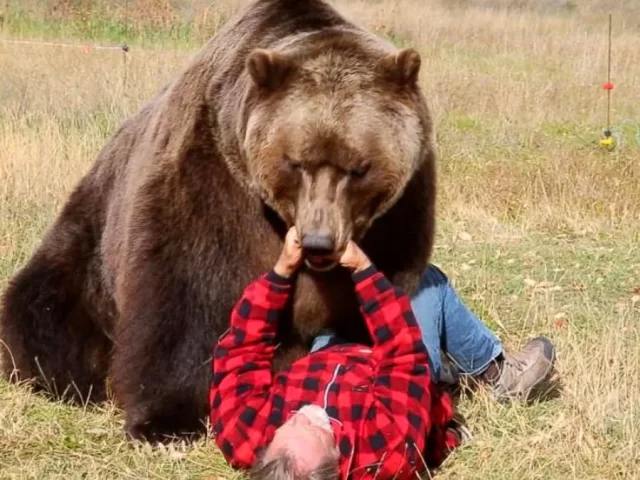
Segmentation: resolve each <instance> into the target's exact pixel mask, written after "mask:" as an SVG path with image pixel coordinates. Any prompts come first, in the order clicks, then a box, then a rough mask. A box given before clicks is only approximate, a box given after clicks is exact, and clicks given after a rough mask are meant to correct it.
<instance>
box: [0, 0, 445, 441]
mask: <svg viewBox="0 0 640 480" xmlns="http://www.w3.org/2000/svg"><path fill="white" fill-rule="evenodd" d="M419 70H420V57H419V55H418V54H417V53H416V52H415V51H414V50H412V49H404V50H398V49H396V48H395V47H394V46H393V45H392V44H390V43H388V42H386V41H384V40H383V39H381V38H378V37H377V36H374V35H372V34H370V33H368V32H367V31H365V30H363V29H362V28H360V27H358V26H356V25H354V24H353V23H351V22H349V21H347V20H346V19H345V18H343V17H342V16H341V15H340V14H339V13H338V12H336V11H335V10H334V9H333V8H332V7H330V6H329V5H328V4H327V3H325V2H324V1H322V0H257V1H254V2H253V3H252V4H251V5H249V6H248V7H247V8H246V9H245V10H244V12H242V13H240V14H238V15H237V16H236V17H235V18H234V19H232V20H231V21H229V23H228V24H227V25H226V26H224V27H223V28H222V29H221V30H220V31H219V32H218V33H217V34H216V35H215V36H214V37H213V38H212V39H211V40H210V41H209V43H208V44H207V45H206V46H205V47H204V49H203V50H202V51H201V52H200V53H199V54H198V55H197V56H196V57H195V58H194V59H193V60H192V61H191V62H190V64H189V65H188V66H187V67H186V69H184V70H183V71H182V72H180V74H179V75H177V78H176V79H175V80H174V81H173V82H172V83H170V84H169V85H168V86H166V87H165V88H163V89H162V90H161V91H160V92H159V93H158V94H157V95H156V96H155V97H154V98H153V99H152V100H151V101H150V102H149V103H148V104H146V105H144V106H143V107H142V108H141V109H140V111H139V112H138V113H137V114H135V115H134V116H132V117H131V118H129V119H128V120H127V121H126V122H125V123H124V124H123V125H122V127H121V128H120V129H119V130H118V131H117V132H115V134H114V135H113V137H112V138H111V139H110V141H109V142H108V143H107V144H106V146H105V147H104V148H103V149H102V151H101V152H100V153H99V155H98V157H97V159H96V161H95V163H94V164H93V166H92V167H91V169H90V170H89V172H88V173H87V174H86V175H85V176H84V178H83V179H82V180H81V181H80V182H79V184H78V185H77V187H76V188H75V190H74V191H73V192H72V193H71V195H70V197H69V199H68V200H67V203H66V205H65V206H64V208H63V210H62V212H61V214H60V216H59V217H58V218H57V219H56V221H55V223H54V224H53V226H52V227H51V228H50V230H49V231H48V232H47V233H46V235H45V237H44V239H43V242H42V244H41V245H40V246H39V247H38V249H37V250H36V251H35V253H34V254H33V256H32V258H31V259H30V260H29V261H28V262H27V263H26V265H25V266H24V267H23V268H22V270H21V271H19V272H18V273H17V274H16V275H15V277H14V278H13V279H12V280H11V281H10V283H9V285H8V288H7V289H6V291H5V293H4V295H3V306H2V310H1V312H0V320H1V328H2V330H1V336H2V340H3V341H4V342H5V344H6V346H7V347H8V349H3V357H2V364H3V370H4V374H5V375H6V376H7V377H9V376H12V374H13V378H14V379H24V380H33V384H34V385H35V387H36V388H39V389H41V390H46V391H49V392H52V393H54V394H57V395H62V394H63V393H65V392H66V394H67V398H69V399H76V400H77V399H79V398H82V399H83V401H86V400H87V397H90V398H89V401H101V400H103V399H105V398H106V395H107V387H106V383H107V382H106V381H107V379H108V380H109V382H110V383H111V386H112V391H113V397H114V400H115V401H116V404H117V405H118V406H120V407H121V408H122V409H124V411H125V414H126V422H125V430H126V432H127V433H128V435H129V436H130V437H131V438H136V439H146V440H148V441H152V442H155V441H162V440H163V438H165V437H164V436H165V435H180V436H187V437H189V436H191V435H200V434H202V433H203V431H204V426H205V422H206V417H207V410H208V405H207V389H208V386H209V382H210V379H211V372H210V359H211V355H212V348H213V345H214V342H215V341H216V339H217V338H218V337H219V336H220V335H221V334H222V333H223V332H224V331H225V330H226V329H227V328H228V321H229V314H230V311H231V309H232V307H233V305H234V303H235V302H236V301H237V300H238V298H239V296H240V295H241V293H242V290H243V289H244V287H245V286H246V285H247V284H248V283H249V282H250V281H251V280H252V279H254V278H256V277H257V276H258V275H260V274H262V273H263V272H265V271H267V270H268V269H269V268H271V267H272V266H273V265H274V263H275V261H276V259H277V257H278V255H279V252H280V248H281V246H282V241H283V238H284V234H285V232H286V230H287V228H288V227H289V226H292V225H295V226H296V228H297V229H298V232H299V235H300V238H301V243H302V247H303V249H304V254H305V264H304V266H303V268H302V270H301V271H300V272H299V274H298V276H297V279H296V287H295V293H294V300H293V302H292V305H291V308H290V311H289V314H288V317H287V320H286V321H283V323H282V324H281V327H280V331H279V340H278V341H279V343H280V347H279V349H278V351H279V355H280V362H281V364H287V362H290V361H291V360H292V359H294V358H296V357H297V356H299V355H302V354H304V353H305V352H307V351H308V349H309V347H310V341H311V339H312V338H313V336H314V335H316V334H317V333H319V332H320V330H321V329H322V328H324V327H328V326H332V327H334V328H335V329H336V330H337V332H338V334H340V335H341V336H343V337H345V338H347V339H351V340H354V341H355V340H357V341H363V342H367V341H369V337H368V334H367V332H366V330H365V327H364V323H363V321H362V320H361V318H360V315H359V313H358V306H357V302H356V298H355V295H354V293H353V286H352V283H351V279H350V276H349V274H348V273H347V272H346V270H344V269H342V268H340V267H336V264H335V262H333V261H332V260H331V258H332V255H335V254H337V253H338V252H340V251H341V250H342V249H343V248H344V246H345V244H346V242H347V241H348V240H349V239H354V240H355V241H356V242H359V243H360V245H361V246H362V247H363V249H364V250H365V252H366V253H367V254H368V255H369V256H370V257H371V258H372V260H373V261H374V262H375V264H376V265H377V266H378V267H379V268H380V269H381V270H382V271H383V272H385V273H386V274H387V275H388V276H389V278H390V279H391V280H392V281H393V282H396V284H397V285H399V286H400V287H401V288H403V289H405V290H406V291H408V292H412V291H413V289H414V288H415V287H416V286H417V283H418V280H419V277H420V274H421V272H422V271H423V269H424V268H425V265H426V262H427V261H428V259H429V256H430V253H431V248H432V243H433V232H434V202H435V153H434V152H435V150H434V147H433V139H432V137H433V134H432V122H431V119H430V116H429V112H428V109H427V105H426V102H425V98H424V94H423V93H422V91H421V89H420V87H419V85H418V82H417V81H418V74H419Z"/></svg>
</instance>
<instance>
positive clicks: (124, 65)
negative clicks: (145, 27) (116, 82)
mask: <svg viewBox="0 0 640 480" xmlns="http://www.w3.org/2000/svg"><path fill="white" fill-rule="evenodd" d="M120 48H122V95H126V94H127V63H128V62H127V56H128V55H129V45H127V44H124V45H122V47H120Z"/></svg>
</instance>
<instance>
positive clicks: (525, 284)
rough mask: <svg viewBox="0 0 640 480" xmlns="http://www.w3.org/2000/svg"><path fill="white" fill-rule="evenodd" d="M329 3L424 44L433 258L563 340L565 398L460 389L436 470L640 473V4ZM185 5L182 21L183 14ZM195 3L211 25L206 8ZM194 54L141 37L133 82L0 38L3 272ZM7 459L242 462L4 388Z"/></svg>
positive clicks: (83, 463)
mask: <svg viewBox="0 0 640 480" xmlns="http://www.w3.org/2000/svg"><path fill="white" fill-rule="evenodd" d="M121 3H122V2H121ZM178 3H179V2H176V3H175V4H176V5H178ZM187 3H188V2H184V5H186V4H187ZM238 3H239V2H233V1H229V2H226V3H224V4H217V7H215V8H213V9H209V10H208V11H207V13H206V15H209V17H208V18H210V19H211V18H214V17H215V18H223V17H224V16H226V15H227V13H228V12H230V11H232V10H234V9H235V8H237V4H238ZM244 3H246V2H244ZM336 3H337V4H338V5H339V6H340V7H341V8H342V10H343V11H344V12H345V13H346V14H347V15H348V16H350V17H352V18H356V19H358V21H359V22H360V23H362V24H364V25H365V26H367V27H369V28H372V29H375V30H376V31H378V32H379V33H380V34H384V35H388V36H390V37H391V38H393V39H394V40H395V41H396V42H398V44H411V45H413V46H415V47H416V48H418V49H419V51H420V52H421V54H422V57H423V62H424V67H423V75H422V82H423V86H424V88H425V90H426V91H427V92H428V95H429V99H430V100H429V102H430V106H431V108H432V111H433V114H434V117H435V120H436V126H437V132H438V142H439V148H440V154H441V160H440V194H439V213H438V218H439V236H438V248H437V251H436V254H435V260H436V261H437V262H438V263H439V264H440V265H442V266H443V268H444V269H445V271H447V272H448V273H449V274H450V276H451V277H452V279H453V280H454V282H455V283H456V285H457V287H458V288H459V290H460V292H461V294H462V295H463V297H464V299H465V300H466V301H467V302H469V303H470V304H471V305H472V307H473V308H474V310H475V311H477V312H478V313H479V314H480V315H481V316H482V317H483V319H485V320H486V321H487V323H488V324H489V325H490V326H491V327H492V328H493V329H495V331H496V332H497V333H498V334H499V335H500V336H501V338H503V339H504V341H505V343H506V344H507V345H508V346H510V347H511V346H513V347H516V346H519V345H521V343H522V342H523V341H524V340H525V339H526V338H527V337H529V336H531V335H533V334H537V333H544V334H547V335H549V336H551V337H552V338H553V339H554V341H555V342H556V343H557V345H558V352H559V360H558V369H559V372H560V374H561V378H562V383H563V389H562V391H561V392H560V396H559V397H558V398H556V399H552V400H550V401H549V402H545V403H540V404H536V405H532V406H517V405H516V406H499V405H497V404H495V403H493V402H491V401H490V400H489V398H488V397H486V396H485V395H480V396H479V397H477V398H475V399H470V398H465V399H463V401H462V403H461V410H462V411H463V413H464V414H465V415H466V416H467V417H468V420H469V422H470V426H471V428H472V430H473V432H474V434H475V440H474V441H473V442H472V443H471V444H469V445H468V446H466V447H465V448H463V449H461V450H460V451H458V452H457V453H456V454H455V455H453V456H452V457H451V458H450V460H449V461H448V462H447V464H446V467H445V469H444V471H443V472H442V474H441V475H440V478H452V479H453V478H456V479H457V478H465V479H466V478H491V479H494V478H496V479H498V478H504V479H524V478H527V479H529V478H531V479H534V478H558V479H564V478H580V479H587V478H589V479H609V478H630V479H631V478H637V477H638V472H639V471H640V446H639V445H638V441H637V439H638V438H640V408H639V407H638V405H640V398H639V397H640V350H639V349H638V347H637V345H638V344H639V343H640V326H639V325H640V324H639V323H638V322H639V320H640V253H639V251H638V241H639V240H640V187H639V185H640V162H639V161H638V160H639V159H640V145H638V144H636V143H634V142H635V140H634V136H633V135H634V133H635V130H633V128H632V127H630V126H627V127H623V126H621V121H622V120H623V119H634V120H635V121H636V122H640V104H639V103H638V98H640V97H639V95H640V90H639V88H640V29H639V28H638V27H639V25H638V22H639V21H640V20H639V19H640V16H638V15H635V16H634V14H635V13H637V12H638V10H639V5H638V4H637V2H633V1H627V2H615V3H614V2H613V1H610V2H596V1H595V0H585V1H581V2H578V1H577V0H576V1H575V2H574V3H575V8H566V7H563V8H558V7H553V6H552V7H548V6H547V7H545V8H535V9H528V8H511V9H505V8H489V7H487V5H488V4H489V3H491V2H489V1H488V0H486V1H477V2H472V1H471V0H470V1H462V0H460V1H457V2H453V3H452V4H450V5H448V6H444V4H443V3H439V2H436V1H434V0H430V1H422V2H419V1H411V0H405V1H402V2H400V1H392V0H378V1H364V0H362V1H359V0H343V1H338V2H336ZM500 3H501V4H502V5H505V4H508V3H513V2H500ZM546 3H550V2H546ZM131 4H132V5H134V4H135V6H136V8H138V7H137V6H140V5H142V3H141V2H139V1H137V0H131ZM472 4H475V5H477V6H473V5H472ZM184 5H183V6H182V7H181V6H180V5H178V7H180V8H182V10H179V9H177V8H178V7H176V10H175V11H174V10H172V12H173V13H172V15H176V12H180V15H186V14H185V13H184V12H185V10H184ZM216 8H219V9H220V10H216ZM607 8H611V9H612V11H613V13H614V57H613V59H614V65H613V80H614V82H615V84H616V89H615V90H614V94H613V117H612V118H613V121H614V126H615V127H616V128H620V129H622V130H623V131H624V137H623V138H624V144H623V145H622V149H621V150H619V151H617V152H614V153H604V152H602V151H600V150H599V149H598V147H597V145H596V144H597V139H598V136H599V134H600V130H601V129H602V128H603V126H604V125H603V123H604V107H605V96H604V92H603V90H602V89H601V84H602V83H603V82H604V80H605V74H606V64H605V61H606V21H607V20H606V11H607ZM142 10H144V9H142ZM142 10H141V11H142ZM145 11H146V13H147V14H148V15H151V16H153V15H152V13H151V12H154V11H155V10H152V9H146V10H145ZM216 12H217V13H216ZM220 12H224V14H223V13H220ZM165 14H167V12H166V11H164V13H162V15H165ZM162 15H160V14H159V15H158V17H156V19H157V18H161V17H162ZM191 15H194V16H195V17H197V18H200V19H201V20H200V21H201V24H202V25H204V26H203V27H202V29H204V30H206V29H207V28H210V24H209V23H208V22H209V21H210V20H202V19H203V18H204V17H203V15H205V9H203V8H200V7H198V8H197V9H194V10H193V11H192V12H191ZM216 15H217V17H216ZM162 18H165V17H162ZM172 18H173V17H172ZM136 21H139V22H142V23H144V22H146V21H147V20H145V19H144V18H142V17H141V18H140V19H139V20H136ZM215 21H217V20H215ZM215 21H214V23H215ZM159 25H160V24H159ZM3 38H4V39H7V38H8V34H6V33H5V34H4V37H3ZM192 53H193V50H192V49H187V50H184V49H181V50H173V49H159V48H156V49H153V48H141V47H134V48H132V51H131V53H130V59H129V64H128V78H127V85H128V86H127V88H126V90H123V86H122V68H123V66H122V57H121V52H119V51H101V50H95V51H91V52H84V51H83V50H82V49H73V48H54V47H45V46H25V45H14V44H6V43H2V42H0V72H1V73H0V76H1V81H0V105H2V109H1V110H0V178H1V181H0V212H2V213H1V216H0V285H2V284H3V283H4V281H5V280H6V279H7V278H8V276H9V275H10V274H11V273H12V272H14V271H15V270H16V269H17V268H19V267H20V265H22V263H23V262H24V261H25V260H26V258H27V256H28V255H29V254H30V252H31V251H32V249H33V247H34V246H35V245H36V244H37V242H38V240H39V238H40V237H41V234H42V231H43V229H44V228H46V226H47V225H48V224H49V223H50V222H51V220H52V219H53V217H54V215H55V214H56V212H58V211H59V209H60V207H61V205H62V202H63V201H64V199H65V196H66V194H67V193H68V192H69V191H70V189H71V188H72V187H73V185H74V184H75V182H76V181H77V180H78V178H79V177H80V176H81V175H82V174H83V173H84V172H85V171H86V170H87V168H88V166H89V165H90V163H91V162H92V160H93V159H94V158H95V155H96V153H97V151H98V150H99V148H100V147H101V146H102V145H103V144H104V142H105V140H106V138H107V137H108V136H109V135H110V134H111V133H112V132H113V131H114V130H115V129H116V128H117V126H118V124H119V123H120V122H121V121H122V119H124V118H125V117H126V116H127V115H128V114H130V113H132V112H134V111H135V110H136V109H137V108H138V107H139V105H140V104H141V102H143V101H144V100H146V99H148V98H149V97H150V96H151V95H152V94H153V93H154V92H155V91H156V90H157V89H158V88H159V87H160V86H161V85H162V84H163V83H165V82H166V81H167V80H168V79H169V78H171V76H172V75H173V74H174V73H175V72H176V71H177V70H178V69H179V68H181V67H182V66H183V65H184V64H185V62H186V61H188V58H189V56H190V55H191V54H192ZM636 125H637V123H636ZM0 472H2V474H1V475H0V476H1V477H2V478H32V477H33V478H57V477H58V476H65V477H72V478H76V477H78V478H80V477H82V478H87V477H88V478H128V477H132V478H134V477H135V478H141V477H144V478H156V477H162V478H166V477H170V478H174V477H177V478H202V477H203V476H206V475H212V476H216V475H230V472H229V470H227V469H225V467H224V465H223V464H222V463H221V459H220V457H219V456H218V455H217V454H216V453H215V449H214V448H213V446H212V445H211V444H207V443H206V442H202V443H200V444H198V445H197V446H196V447H195V448H193V449H189V450H188V451H186V452H177V453H176V452H173V453H171V452H169V453H168V454H167V453H162V452H160V453H157V452H156V453H153V452H148V451H136V450H132V449H131V448H129V447H128V446H127V445H126V444H125V443H124V442H123V440H122V437H121V434H120V417H119V415H118V413H117V412H114V411H113V410H112V409H111V408H109V407H108V408H106V409H105V410H99V411H93V410H77V409H71V408H68V407H64V406H61V405H56V404H53V405H52V404H50V403H48V402H45V401H42V400H41V399H39V398H37V397H35V396H33V395H31V394H29V393H28V392H27V391H26V390H24V389H21V388H17V387H14V386H8V385H6V384H0Z"/></svg>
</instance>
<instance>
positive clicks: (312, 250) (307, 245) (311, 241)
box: [300, 232, 336, 257]
mask: <svg viewBox="0 0 640 480" xmlns="http://www.w3.org/2000/svg"><path fill="white" fill-rule="evenodd" d="M300 243H301V246H302V249H303V250H304V253H305V255H309V256H312V257H327V256H329V255H331V254H332V253H333V252H334V250H335V245H336V244H335V240H334V238H333V236H332V235H331V234H329V233H327V232H311V233H305V234H304V235H303V236H302V239H301V242H300Z"/></svg>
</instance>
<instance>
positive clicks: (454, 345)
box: [210, 230, 555, 479]
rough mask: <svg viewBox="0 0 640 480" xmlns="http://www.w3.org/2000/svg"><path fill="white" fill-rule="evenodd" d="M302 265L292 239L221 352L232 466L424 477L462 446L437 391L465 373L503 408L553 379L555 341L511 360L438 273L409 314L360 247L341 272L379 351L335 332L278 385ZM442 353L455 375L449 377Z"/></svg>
mask: <svg viewBox="0 0 640 480" xmlns="http://www.w3.org/2000/svg"><path fill="white" fill-rule="evenodd" d="M300 260H301V252H300V247H299V244H298V242H297V238H296V236H295V231H294V230H291V231H290V232H289V234H288V235H287V239H286V241H285V246H284V248H283V252H282V255H281V258H280V259H279V261H278V263H277V265H276V266H275V268H274V269H273V270H272V271H271V272H269V273H267V274H266V275H265V276H263V277H262V278H260V279H258V281H256V282H255V283H254V284H252V285H250V286H249V287H248V288H247V290H246V291H245V295H244V297H243V299H242V300H241V301H240V302H238V304H237V306H236V309H235V311H234V313H233V317H232V329H231V333H230V334H228V335H226V336H224V337H223V338H221V339H220V343H219V344H218V346H217V347H216V350H215V353H214V360H213V369H214V372H215V373H216V374H215V376H214V383H213V386H212V389H211V393H210V403H211V406H212V408H211V424H212V426H213V433H214V435H215V437H216V441H217V444H218V445H219V446H220V448H221V450H222V451H223V453H224V455H225V457H226V458H227V460H229V462H230V463H231V464H232V465H235V466H238V467H243V468H250V467H253V469H252V477H253V478H274V479H284V478H338V475H339V472H341V473H342V475H341V478H346V477H347V476H346V473H347V472H349V473H351V475H352V478H365V477H370V478H373V477H376V475H377V477H376V478H387V474H389V473H390V472H391V473H390V477H389V478H393V477H394V476H395V475H396V474H398V475H397V476H396V477H395V478H405V475H406V476H407V477H406V478H409V477H411V475H414V478H415V471H419V470H420V469H421V468H422V467H423V466H424V465H425V463H426V465H427V466H428V467H434V466H437V465H439V463H440V462H441V461H442V459H443V458H444V456H445V455H446V453H447V451H448V450H449V449H450V448H451V447H452V446H454V445H457V444H458V443H459V440H460V437H459V433H460V431H461V430H460V429H459V428H457V427H454V426H453V424H452V422H451V418H452V408H451V403H450V400H449V397H447V396H446V395H444V394H442V393H440V391H439V390H437V388H436V387H435V386H434V384H433V383H432V382H439V383H451V384H456V383H457V381H458V370H460V373H462V374H463V375H465V376H466V377H468V378H473V379H477V380H480V382H483V383H487V384H489V385H490V386H491V387H492V388H493V392H494V394H495V397H496V398H497V399H499V400H509V399H513V398H520V399H525V400H526V399H528V398H530V394H531V392H532V391H533V389H534V387H536V386H542V385H544V381H545V380H547V379H548V378H549V376H550V375H551V373H552V370H553V361H554V358H555V351H554V348H553V346H552V345H551V343H550V342H549V341H548V340H547V339H546V338H544V337H538V338H535V339H533V340H531V341H530V342H529V343H528V344H527V346H526V347H525V348H524V349H523V350H522V351H521V352H518V353H515V354H509V353H506V352H504V350H503V348H502V345H501V343H500V341H499V340H498V339H497V338H496V337H495V335H493V333H492V332H491V331H490V330H489V329H488V328H487V327H486V326H484V325H483V324H482V322H481V321H480V320H479V319H478V318H477V317H476V316H475V315H473V313H472V312H471V311H470V310H469V309H468V308H467V307H466V305H464V303H463V302H462V300H461V299H460V298H459V297H458V296H457V294H456V292H455V290H454V289H453V288H452V286H451V285H450V283H449V281H448V279H447V278H446V276H445V275H444V273H442V272H441V271H440V270H439V269H438V268H437V267H435V266H433V265H429V266H428V267H427V270H426V272H425V274H424V276H423V279H422V282H421V284H420V287H419V289H418V292H417V294H416V295H415V296H414V297H413V298H412V299H411V305H410V307H411V308H409V304H408V303H407V302H408V299H407V297H406V296H405V295H404V294H402V292H399V291H398V290H397V289H396V288H394V287H393V286H392V285H391V284H390V283H389V282H388V281H387V279H386V278H385V277H384V275H382V274H381V273H380V272H378V271H376V269H375V267H374V266H373V265H371V262H370V261H369V259H368V258H367V257H366V255H365V254H364V253H363V252H362V251H361V250H360V249H359V248H358V247H357V246H356V245H354V244H350V245H349V247H348V248H347V250H346V252H345V253H344V255H343V256H342V258H341V259H340V263H341V264H342V265H343V266H344V267H346V268H349V269H350V270H351V271H352V272H353V280H354V284H355V288H356V292H357V293H358V297H359V300H360V304H361V307H362V308H361V311H362V314H363V316H364V318H365V320H366V322H367V324H368V326H369V329H370V332H371V335H372V338H373V339H374V346H373V348H372V349H369V348H365V347H362V346H357V345H352V344H351V345H347V344H345V343H344V342H343V341H341V340H340V339H339V338H337V337H336V336H335V335H334V334H333V333H332V332H327V333H326V334H324V335H321V336H320V337H318V338H317V339H316V341H315V342H314V344H313V346H312V353H311V355H309V356H308V357H305V358H303V359H301V360H299V361H298V362H296V363H294V365H292V366H291V368H290V369H289V370H288V371H285V372H282V373H280V374H279V375H277V376H276V377H275V378H273V377H272V375H271V360H272V356H273V352H274V350H275V347H274V345H273V338H274V336H275V329H276V323H277V320H278V316H279V313H280V312H281V311H282V309H283V308H284V307H285V305H286V303H287V299H288V294H289V279H290V277H291V276H292V275H293V274H294V273H295V270H296V269H297V267H298V265H299V263H300ZM414 315H415V317H414ZM416 319H417V324H418V326H416ZM417 327H418V328H417ZM425 347H426V352H425ZM442 351H445V352H446V353H447V354H448V355H449V356H450V357H451V358H452V360H453V361H454V363H455V365H452V366H450V367H449V368H446V366H445V362H444V358H443V356H442ZM340 392H342V394H343V395H342V398H343V399H342V400H341V401H340V402H338V398H337V396H338V393H340ZM393 412H395V413H393ZM296 472H297V473H299V474H300V473H305V472H306V473H307V475H295V473H296ZM309 472H311V473H309Z"/></svg>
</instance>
